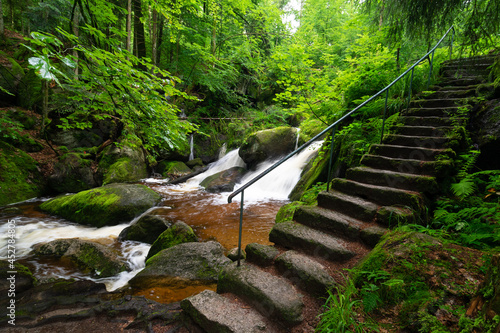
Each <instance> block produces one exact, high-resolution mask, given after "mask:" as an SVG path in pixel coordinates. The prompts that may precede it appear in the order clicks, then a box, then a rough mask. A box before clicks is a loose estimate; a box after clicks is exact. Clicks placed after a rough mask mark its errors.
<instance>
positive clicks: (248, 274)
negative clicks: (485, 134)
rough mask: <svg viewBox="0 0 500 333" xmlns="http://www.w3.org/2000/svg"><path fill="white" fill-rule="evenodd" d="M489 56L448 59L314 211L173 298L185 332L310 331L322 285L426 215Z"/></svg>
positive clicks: (302, 211) (306, 209)
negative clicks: (201, 286) (206, 283)
mask: <svg viewBox="0 0 500 333" xmlns="http://www.w3.org/2000/svg"><path fill="white" fill-rule="evenodd" d="M492 61H493V57H476V58H468V59H462V60H454V61H449V62H447V63H446V64H445V65H444V66H443V67H442V69H441V77H442V81H441V83H440V84H439V85H437V86H435V87H433V90H435V92H433V93H432V94H429V95H427V96H425V97H424V96H422V97H420V98H417V99H415V100H413V101H412V102H411V104H410V107H409V108H408V110H407V111H406V112H403V113H402V115H401V116H400V118H399V123H400V124H399V125H397V126H395V127H394V128H393V129H392V131H391V134H387V135H386V136H385V137H384V140H383V144H375V145H373V146H372V147H371V148H370V150H369V153H368V154H366V155H365V156H364V157H363V159H362V161H361V165H362V166H360V167H356V168H351V169H349V170H348V171H347V174H346V178H345V179H340V178H337V179H334V180H332V182H331V190H330V191H328V192H322V193H320V194H319V195H318V205H317V206H303V207H300V208H299V209H298V210H297V211H296V212H295V214H294V217H293V221H288V222H283V223H278V224H275V226H274V227H273V229H272V230H271V232H270V235H269V240H270V241H271V242H273V243H274V244H275V245H274V246H268V245H261V244H255V243H254V244H249V245H248V246H247V247H246V254H247V259H246V260H245V261H244V262H243V263H242V265H241V266H240V267H237V266H236V264H233V265H230V266H228V267H227V268H226V269H225V270H224V271H223V272H222V273H221V275H220V277H219V282H218V285H217V293H215V292H213V291H209V290H206V291H204V292H202V293H200V294H198V295H195V296H192V297H189V298H187V299H185V300H184V301H182V302H181V306H182V308H183V310H184V314H185V315H187V317H189V318H191V319H192V321H191V322H192V323H193V324H192V325H191V326H190V330H191V331H196V330H197V329H198V331H200V332H203V331H207V332H237V333H244V332H313V331H314V327H315V326H316V324H317V322H318V319H317V315H318V314H319V312H320V309H321V305H322V304H323V303H324V297H325V295H327V289H328V288H331V287H332V286H334V285H335V284H336V283H337V281H339V282H340V281H342V279H343V276H342V273H343V268H351V267H353V266H354V265H355V264H356V263H357V262H358V261H359V260H360V259H361V258H362V257H363V256H365V255H366V254H367V253H368V252H369V251H370V249H371V248H373V246H375V245H376V243H377V242H378V241H379V239H380V237H381V236H382V235H383V234H384V233H385V231H386V230H387V228H390V227H392V226H397V225H399V224H404V223H419V222H420V221H425V220H426V219H427V218H428V208H427V207H428V206H429V200H431V199H432V196H433V195H435V194H436V193H437V192H438V191H439V184H440V180H441V179H442V178H443V177H444V176H446V174H447V173H449V172H450V171H452V169H453V158H454V157H455V151H456V150H458V149H460V148H462V145H463V137H462V134H461V133H460V131H459V130H458V128H459V127H457V126H461V125H464V123H465V121H466V110H467V106H465V102H467V101H468V99H470V98H471V97H474V96H476V92H477V91H478V90H479V88H480V85H481V83H483V82H484V81H485V80H486V79H487V75H488V67H489V66H491V64H492Z"/></svg>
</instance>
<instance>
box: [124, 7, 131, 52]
mask: <svg viewBox="0 0 500 333" xmlns="http://www.w3.org/2000/svg"><path fill="white" fill-rule="evenodd" d="M131 37H132V0H127V42H126V45H125V47H126V48H127V51H128V52H130V53H132V44H131V43H130V41H131V39H132V38H131Z"/></svg>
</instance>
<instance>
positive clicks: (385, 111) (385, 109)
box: [380, 88, 389, 144]
mask: <svg viewBox="0 0 500 333" xmlns="http://www.w3.org/2000/svg"><path fill="white" fill-rule="evenodd" d="M388 99H389V88H387V90H386V91H385V106H384V118H383V119H382V134H380V143H381V144H382V139H383V138H384V127H385V116H386V114H387V100H388Z"/></svg>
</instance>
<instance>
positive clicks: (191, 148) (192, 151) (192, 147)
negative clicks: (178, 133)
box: [189, 134, 194, 161]
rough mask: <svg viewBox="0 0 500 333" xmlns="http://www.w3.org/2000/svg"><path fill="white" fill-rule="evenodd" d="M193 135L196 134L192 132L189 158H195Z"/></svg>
mask: <svg viewBox="0 0 500 333" xmlns="http://www.w3.org/2000/svg"><path fill="white" fill-rule="evenodd" d="M193 137H194V134H191V137H190V138H189V147H190V153H189V160H190V161H191V160H194V143H193Z"/></svg>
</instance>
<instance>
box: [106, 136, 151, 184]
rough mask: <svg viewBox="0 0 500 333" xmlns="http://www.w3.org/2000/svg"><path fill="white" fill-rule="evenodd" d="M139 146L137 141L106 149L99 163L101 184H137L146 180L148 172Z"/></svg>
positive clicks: (139, 143) (140, 144)
mask: <svg viewBox="0 0 500 333" xmlns="http://www.w3.org/2000/svg"><path fill="white" fill-rule="evenodd" d="M141 146H142V143H141V142H140V140H138V139H137V141H125V140H124V141H123V142H122V143H120V144H119V145H111V146H108V147H106V148H105V149H104V151H103V152H102V154H101V156H100V161H99V174H100V175H102V179H103V180H102V184H103V185H107V184H111V183H127V182H137V181H139V180H141V179H143V178H146V177H147V176H148V170H147V165H146V158H145V156H144V152H143V151H142V149H141V148H140V147H141Z"/></svg>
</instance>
